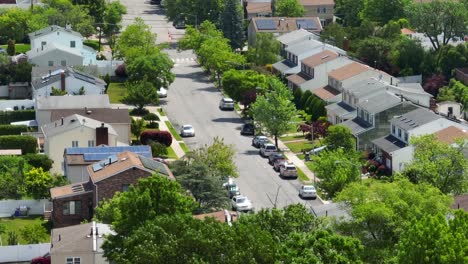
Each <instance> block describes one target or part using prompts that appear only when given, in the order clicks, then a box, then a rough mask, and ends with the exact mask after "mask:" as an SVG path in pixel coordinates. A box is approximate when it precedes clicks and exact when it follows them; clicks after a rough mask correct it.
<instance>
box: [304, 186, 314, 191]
mask: <svg viewBox="0 0 468 264" xmlns="http://www.w3.org/2000/svg"><path fill="white" fill-rule="evenodd" d="M304 191H315V188H314V187H313V186H305V187H304Z"/></svg>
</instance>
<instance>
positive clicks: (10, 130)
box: [0, 125, 28, 136]
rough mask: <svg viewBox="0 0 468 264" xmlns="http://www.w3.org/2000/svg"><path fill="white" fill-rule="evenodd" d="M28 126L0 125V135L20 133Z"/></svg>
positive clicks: (25, 130) (26, 129)
mask: <svg viewBox="0 0 468 264" xmlns="http://www.w3.org/2000/svg"><path fill="white" fill-rule="evenodd" d="M27 131H28V127H27V126H25V125H20V126H15V125H0V136H5V135H21V132H27Z"/></svg>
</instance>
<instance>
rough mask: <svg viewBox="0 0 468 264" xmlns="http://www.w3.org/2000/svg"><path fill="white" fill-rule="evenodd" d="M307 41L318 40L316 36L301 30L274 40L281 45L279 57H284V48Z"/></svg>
mask: <svg viewBox="0 0 468 264" xmlns="http://www.w3.org/2000/svg"><path fill="white" fill-rule="evenodd" d="M308 39H315V40H320V37H319V36H318V35H315V34H314V33H312V32H309V31H307V30H305V29H303V28H301V29H298V30H294V31H291V32H289V33H286V34H283V35H281V36H279V37H277V38H276V40H278V41H279V42H280V43H281V56H283V57H286V48H287V47H289V46H291V45H294V44H297V43H299V42H302V41H304V40H308Z"/></svg>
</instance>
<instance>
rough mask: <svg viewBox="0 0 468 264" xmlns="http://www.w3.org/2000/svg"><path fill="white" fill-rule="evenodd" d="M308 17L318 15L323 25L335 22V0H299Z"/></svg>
mask: <svg viewBox="0 0 468 264" xmlns="http://www.w3.org/2000/svg"><path fill="white" fill-rule="evenodd" d="M299 3H300V4H301V5H302V6H304V9H305V14H304V16H306V17H318V18H319V19H320V22H321V23H322V25H323V26H326V25H328V24H330V23H331V22H333V17H334V13H335V0H299Z"/></svg>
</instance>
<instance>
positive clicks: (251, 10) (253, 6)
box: [246, 2, 271, 14]
mask: <svg viewBox="0 0 468 264" xmlns="http://www.w3.org/2000/svg"><path fill="white" fill-rule="evenodd" d="M246 10H247V14H255V13H271V3H270V2H260V3H257V2H249V3H247V7H246Z"/></svg>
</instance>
